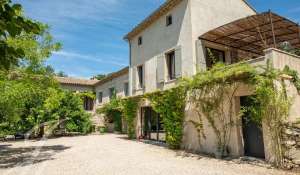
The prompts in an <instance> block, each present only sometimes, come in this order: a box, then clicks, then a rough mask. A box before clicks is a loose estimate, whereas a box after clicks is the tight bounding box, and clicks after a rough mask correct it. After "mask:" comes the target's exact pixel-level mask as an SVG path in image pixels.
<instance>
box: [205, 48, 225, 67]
mask: <svg viewBox="0 0 300 175" xmlns="http://www.w3.org/2000/svg"><path fill="white" fill-rule="evenodd" d="M217 62H223V63H225V52H224V51H222V50H218V49H213V48H208V47H206V66H207V67H208V68H211V67H212V66H213V65H214V64H215V63H217Z"/></svg>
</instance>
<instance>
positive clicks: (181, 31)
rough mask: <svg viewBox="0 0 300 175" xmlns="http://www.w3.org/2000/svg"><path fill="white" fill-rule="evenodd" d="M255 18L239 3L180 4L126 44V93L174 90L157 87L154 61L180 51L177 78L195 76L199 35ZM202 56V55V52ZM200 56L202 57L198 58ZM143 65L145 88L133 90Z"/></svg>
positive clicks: (186, 0)
mask: <svg viewBox="0 0 300 175" xmlns="http://www.w3.org/2000/svg"><path fill="white" fill-rule="evenodd" d="M170 14H171V15H172V17H173V24H172V25H170V26H168V27H167V26H166V16H167V15H170ZM252 14H255V12H254V11H253V10H252V9H251V8H250V7H248V6H247V5H246V4H245V3H244V2H243V1H242V0H226V1H220V0H183V1H182V2H181V3H180V4H179V5H177V6H176V7H174V8H173V9H172V10H171V11H169V12H168V13H167V14H166V15H163V16H161V17H160V18H159V19H158V20H157V21H155V22H154V23H153V24H151V25H150V26H149V27H148V28H146V29H145V30H144V31H142V32H141V33H140V34H139V35H137V36H135V37H133V38H132V39H130V40H129V43H130V53H131V54H130V55H131V65H130V86H131V87H130V90H131V92H132V94H133V95H138V94H143V93H145V92H152V91H155V90H157V89H160V90H165V89H168V88H169V87H172V86H174V84H176V81H172V82H167V81H165V82H164V83H158V81H157V69H159V66H158V65H157V64H158V61H157V59H162V57H161V55H164V54H165V53H167V52H169V51H171V50H177V49H180V52H181V53H180V54H181V58H180V59H181V69H182V70H181V74H182V76H183V77H187V76H192V75H194V74H195V73H196V69H197V68H196V67H197V55H201V54H198V53H197V52H199V49H198V48H199V46H197V44H196V41H197V40H198V37H199V36H200V35H202V34H203V33H205V32H207V31H209V30H212V29H214V28H216V27H218V26H220V25H224V24H226V23H229V22H231V21H234V20H236V19H239V18H242V17H245V16H248V15H252ZM140 36H142V38H143V44H142V45H140V46H139V45H138V37H140ZM202 52H203V51H202ZM202 55H203V54H202ZM139 65H144V68H145V75H144V78H145V88H144V89H138V88H137V77H136V76H137V73H136V69H135V67H136V66H139Z"/></svg>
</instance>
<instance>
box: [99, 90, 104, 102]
mask: <svg viewBox="0 0 300 175" xmlns="http://www.w3.org/2000/svg"><path fill="white" fill-rule="evenodd" d="M102 99H103V92H99V93H98V102H99V103H102Z"/></svg>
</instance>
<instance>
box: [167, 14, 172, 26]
mask: <svg viewBox="0 0 300 175" xmlns="http://www.w3.org/2000/svg"><path fill="white" fill-rule="evenodd" d="M172 23H173V19H172V15H169V16H167V17H166V25H167V26H169V25H171V24H172Z"/></svg>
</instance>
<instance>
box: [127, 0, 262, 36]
mask: <svg viewBox="0 0 300 175" xmlns="http://www.w3.org/2000/svg"><path fill="white" fill-rule="evenodd" d="M182 1H183V0H166V2H165V3H164V4H162V5H161V6H160V7H159V8H158V9H157V10H155V11H154V12H153V13H152V14H150V15H149V16H148V17H147V18H146V19H144V20H143V21H142V22H141V23H139V24H138V25H137V26H135V27H134V28H133V29H132V30H131V31H130V32H129V33H128V34H127V35H125V36H124V39H125V40H129V39H130V38H132V37H134V36H136V35H138V34H139V33H140V32H142V31H143V30H144V29H146V28H147V27H149V26H150V25H151V24H152V23H154V22H155V21H156V20H157V19H159V18H160V17H161V16H163V15H165V14H167V13H168V12H169V11H170V10H171V9H173V8H174V7H175V6H176V5H178V4H179V3H180V2H182ZM242 1H243V2H244V3H245V4H246V5H247V6H248V7H249V8H251V9H252V10H253V11H254V12H255V13H257V11H256V10H255V9H254V8H253V7H252V6H251V5H250V4H249V3H248V2H247V0H242Z"/></svg>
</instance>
